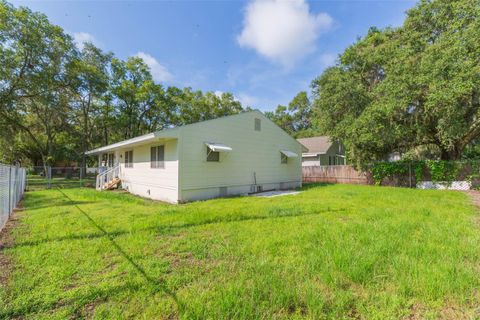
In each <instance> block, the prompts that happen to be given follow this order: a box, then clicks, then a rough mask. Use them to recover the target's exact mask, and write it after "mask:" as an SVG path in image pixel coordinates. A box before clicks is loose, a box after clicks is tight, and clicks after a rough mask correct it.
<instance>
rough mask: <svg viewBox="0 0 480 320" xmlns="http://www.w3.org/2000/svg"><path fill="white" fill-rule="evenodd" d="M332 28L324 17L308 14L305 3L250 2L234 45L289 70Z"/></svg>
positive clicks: (300, 0)
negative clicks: (250, 50)
mask: <svg viewBox="0 0 480 320" xmlns="http://www.w3.org/2000/svg"><path fill="white" fill-rule="evenodd" d="M332 24H333V19H332V18H331V17H330V16H329V15H328V14H327V13H319V14H313V13H310V8H309V6H308V4H307V3H306V2H305V0H253V1H252V2H250V4H248V6H247V8H246V10H245V17H244V21H243V30H242V32H241V34H240V35H238V37H237V41H238V43H239V44H240V46H242V47H247V48H252V49H255V50H256V51H257V52H258V53H259V54H261V55H263V56H265V57H267V58H269V59H271V60H273V61H275V62H279V63H281V64H283V65H284V66H286V67H291V66H292V65H293V64H294V63H295V62H296V61H298V60H299V59H301V58H302V57H304V56H305V55H307V54H309V53H311V52H313V51H314V50H315V40H316V39H317V38H318V36H319V35H320V34H322V33H324V32H326V31H328V30H329V29H330V27H331V26H332Z"/></svg>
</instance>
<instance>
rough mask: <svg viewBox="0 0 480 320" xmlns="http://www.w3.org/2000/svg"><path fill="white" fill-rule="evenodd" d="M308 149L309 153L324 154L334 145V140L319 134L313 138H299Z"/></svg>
mask: <svg viewBox="0 0 480 320" xmlns="http://www.w3.org/2000/svg"><path fill="white" fill-rule="evenodd" d="M297 140H298V142H300V143H301V144H303V145H304V146H305V147H307V149H308V153H309V154H324V153H327V151H328V149H330V147H331V146H332V143H333V142H332V141H331V139H330V137H329V136H319V137H311V138H301V139H297Z"/></svg>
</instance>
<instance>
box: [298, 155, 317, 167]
mask: <svg viewBox="0 0 480 320" xmlns="http://www.w3.org/2000/svg"><path fill="white" fill-rule="evenodd" d="M319 165H320V159H319V156H314V157H302V166H303V167H310V166H319Z"/></svg>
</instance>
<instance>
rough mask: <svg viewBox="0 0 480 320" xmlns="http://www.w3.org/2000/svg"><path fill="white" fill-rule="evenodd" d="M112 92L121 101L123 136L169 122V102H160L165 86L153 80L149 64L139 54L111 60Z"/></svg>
mask: <svg viewBox="0 0 480 320" xmlns="http://www.w3.org/2000/svg"><path fill="white" fill-rule="evenodd" d="M112 71H113V79H112V94H113V97H114V99H115V100H116V101H117V102H118V104H117V105H118V116H119V119H118V120H119V124H120V127H121V128H122V130H123V139H129V138H133V137H135V136H138V135H140V134H142V133H146V132H148V131H152V130H156V129H161V128H163V127H164V126H165V125H166V124H167V122H168V116H169V115H170V112H169V110H165V108H166V107H168V105H167V104H164V103H161V101H162V98H163V94H164V90H163V88H162V86H161V85H159V84H156V83H154V81H153V79H152V75H151V74H150V71H149V68H148V66H147V65H146V64H145V62H144V61H143V60H142V59H140V58H138V57H130V58H128V60H127V61H121V60H118V59H113V60H112Z"/></svg>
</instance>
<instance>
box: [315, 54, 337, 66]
mask: <svg viewBox="0 0 480 320" xmlns="http://www.w3.org/2000/svg"><path fill="white" fill-rule="evenodd" d="M336 60H337V56H336V55H335V54H331V53H324V54H322V55H320V57H319V61H320V64H321V65H322V66H323V67H330V66H333V65H334V64H335V61H336Z"/></svg>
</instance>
